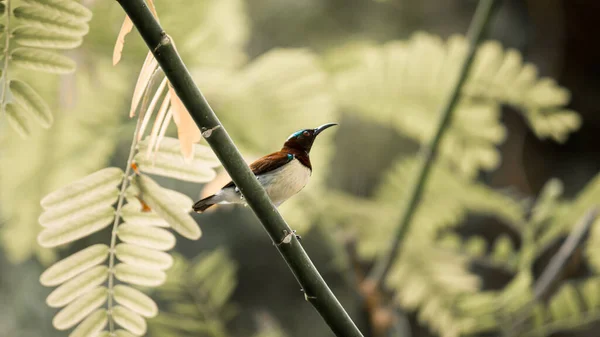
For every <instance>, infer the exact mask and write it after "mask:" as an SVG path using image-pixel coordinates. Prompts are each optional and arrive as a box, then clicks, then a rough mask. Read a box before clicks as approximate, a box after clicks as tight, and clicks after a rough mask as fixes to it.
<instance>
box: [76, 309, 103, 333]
mask: <svg viewBox="0 0 600 337" xmlns="http://www.w3.org/2000/svg"><path fill="white" fill-rule="evenodd" d="M106 323H108V314H107V312H106V310H105V309H98V310H96V311H94V313H92V314H91V315H89V316H88V317H87V318H86V319H85V320H83V322H81V324H79V326H77V328H75V329H74V330H73V332H71V334H70V335H69V337H88V336H94V335H95V334H96V333H98V331H100V330H102V329H104V327H105V326H106Z"/></svg>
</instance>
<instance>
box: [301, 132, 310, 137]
mask: <svg viewBox="0 0 600 337" xmlns="http://www.w3.org/2000/svg"><path fill="white" fill-rule="evenodd" d="M302 134H303V135H304V136H305V137H308V136H310V132H308V131H304V132H302Z"/></svg>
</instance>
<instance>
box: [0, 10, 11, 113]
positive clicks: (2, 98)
mask: <svg viewBox="0 0 600 337" xmlns="http://www.w3.org/2000/svg"><path fill="white" fill-rule="evenodd" d="M5 11H6V27H4V34H5V35H6V36H5V38H4V65H3V66H2V78H0V81H2V84H1V85H0V86H1V87H2V91H1V92H0V106H1V107H2V110H4V107H5V106H6V93H7V91H8V62H9V61H10V55H9V54H8V51H9V49H10V14H11V13H10V0H6V8H5Z"/></svg>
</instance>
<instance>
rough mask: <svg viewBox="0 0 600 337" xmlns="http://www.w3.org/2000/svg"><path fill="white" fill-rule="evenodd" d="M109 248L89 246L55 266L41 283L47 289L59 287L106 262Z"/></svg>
mask: <svg viewBox="0 0 600 337" xmlns="http://www.w3.org/2000/svg"><path fill="white" fill-rule="evenodd" d="M108 250H109V247H108V246H107V245H104V244H96V245H92V246H89V247H87V248H85V249H83V250H81V251H79V252H77V253H75V254H73V255H71V256H69V257H67V258H64V259H63V260H60V261H58V262H56V263H55V264H53V265H52V266H51V267H50V268H48V269H46V271H44V272H43V273H42V275H41V276H40V283H42V285H45V286H47V287H51V286H56V285H59V284H61V283H63V282H65V281H68V280H70V279H72V278H73V277H75V276H77V275H79V274H80V273H82V272H84V271H86V270H88V269H90V268H92V267H94V266H96V265H98V264H100V263H102V262H104V261H105V260H106V258H107V257H108Z"/></svg>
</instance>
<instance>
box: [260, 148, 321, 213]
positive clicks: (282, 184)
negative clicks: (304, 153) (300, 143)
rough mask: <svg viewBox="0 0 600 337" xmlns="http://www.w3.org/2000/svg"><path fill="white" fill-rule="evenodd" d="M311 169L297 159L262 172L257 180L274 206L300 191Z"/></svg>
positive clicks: (306, 181)
mask: <svg viewBox="0 0 600 337" xmlns="http://www.w3.org/2000/svg"><path fill="white" fill-rule="evenodd" d="M310 174H311V170H310V169H309V168H308V167H306V166H304V165H302V164H301V163H300V161H298V159H293V160H292V161H291V162H289V163H287V164H285V165H283V166H282V167H280V168H278V169H276V170H273V171H271V172H269V173H265V174H262V175H260V176H259V177H258V180H259V181H260V182H261V184H262V185H263V186H264V188H265V190H266V191H267V194H268V195H269V197H270V198H271V200H272V201H273V203H274V204H275V205H276V206H279V205H281V204H282V203H283V202H284V201H286V200H287V199H288V198H290V197H291V196H293V195H294V194H296V193H298V192H300V191H301V190H302V189H303V188H304V186H306V184H307V183H308V179H309V178H310Z"/></svg>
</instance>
